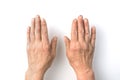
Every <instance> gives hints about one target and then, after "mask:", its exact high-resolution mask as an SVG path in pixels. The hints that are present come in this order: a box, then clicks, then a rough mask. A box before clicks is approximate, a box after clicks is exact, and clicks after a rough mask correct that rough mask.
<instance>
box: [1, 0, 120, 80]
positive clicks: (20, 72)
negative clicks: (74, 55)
mask: <svg viewBox="0 0 120 80" xmlns="http://www.w3.org/2000/svg"><path fill="white" fill-rule="evenodd" d="M37 14H39V15H40V16H41V17H44V18H45V19H46V20H47V24H48V30H49V37H50V39H51V38H52V37H53V36H54V35H56V36H58V39H59V41H58V45H57V56H56V58H55V60H54V62H53V65H52V66H51V68H50V69H49V70H48V71H47V73H46V75H45V78H44V80H77V79H76V76H75V73H74V71H73V69H72V68H71V67H70V65H69V63H68V60H67V58H66V56H65V46H64V42H63V37H64V35H67V36H69V37H70V31H71V23H72V20H73V19H74V18H77V16H79V15H83V16H84V17H86V18H88V19H89V21H90V25H91V26H92V25H95V26H96V28H97V40H96V50H95V56H94V62H93V67H94V72H95V76H96V80H120V46H119V45H120V36H119V34H120V3H119V0H0V80H24V75H25V71H26V70H27V55H26V28H27V26H29V25H30V21H31V18H33V17H34V16H35V15H37Z"/></svg>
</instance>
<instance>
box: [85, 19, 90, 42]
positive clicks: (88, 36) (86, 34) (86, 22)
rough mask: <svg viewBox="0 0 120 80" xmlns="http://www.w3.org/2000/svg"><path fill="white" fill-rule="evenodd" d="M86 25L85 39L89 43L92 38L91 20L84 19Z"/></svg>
mask: <svg viewBox="0 0 120 80" xmlns="http://www.w3.org/2000/svg"><path fill="white" fill-rule="evenodd" d="M84 26H85V41H86V42H87V43H88V42H89V40H90V31H89V22H88V19H84Z"/></svg>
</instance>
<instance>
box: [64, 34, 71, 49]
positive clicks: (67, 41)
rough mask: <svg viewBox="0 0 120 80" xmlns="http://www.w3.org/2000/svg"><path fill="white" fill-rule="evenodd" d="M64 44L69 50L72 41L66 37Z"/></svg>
mask: <svg viewBox="0 0 120 80" xmlns="http://www.w3.org/2000/svg"><path fill="white" fill-rule="evenodd" d="M64 42H65V47H66V50H68V49H69V47H70V39H69V38H68V37H67V36H64Z"/></svg>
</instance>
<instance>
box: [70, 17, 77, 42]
mask: <svg viewBox="0 0 120 80" xmlns="http://www.w3.org/2000/svg"><path fill="white" fill-rule="evenodd" d="M71 40H72V41H77V19H74V20H73V22H72V30H71Z"/></svg>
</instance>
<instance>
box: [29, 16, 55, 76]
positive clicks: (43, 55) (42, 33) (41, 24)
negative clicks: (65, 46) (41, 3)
mask: <svg viewBox="0 0 120 80" xmlns="http://www.w3.org/2000/svg"><path fill="white" fill-rule="evenodd" d="M56 44H57V37H54V38H53V39H52V40H51V43H50V42H49V39H48V31H47V24H46V21H45V19H42V20H41V19H40V16H36V18H33V19H32V22H31V27H28V30H27V55H28V72H30V73H31V74H34V73H35V74H36V73H38V74H39V73H41V72H42V73H45V71H46V70H47V69H48V68H49V67H50V65H51V63H52V61H53V59H54V57H55V54H56Z"/></svg>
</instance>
